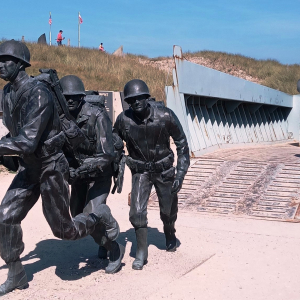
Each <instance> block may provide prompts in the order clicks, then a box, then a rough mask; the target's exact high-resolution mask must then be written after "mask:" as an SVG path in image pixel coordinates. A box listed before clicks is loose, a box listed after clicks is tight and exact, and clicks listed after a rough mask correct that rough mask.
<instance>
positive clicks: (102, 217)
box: [92, 204, 120, 241]
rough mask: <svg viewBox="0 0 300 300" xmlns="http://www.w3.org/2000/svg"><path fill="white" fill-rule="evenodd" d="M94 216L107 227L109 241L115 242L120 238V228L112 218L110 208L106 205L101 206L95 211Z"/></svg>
mask: <svg viewBox="0 0 300 300" xmlns="http://www.w3.org/2000/svg"><path fill="white" fill-rule="evenodd" d="M92 215H93V216H94V217H95V218H96V219H97V221H98V222H99V223H102V224H103V225H104V226H105V230H106V235H107V237H108V239H109V240H111V241H115V240H116V239H117V238H118V236H119V233H120V227H119V224H118V222H117V221H116V219H115V218H114V217H113V216H112V214H111V211H110V208H109V207H108V206H107V205H106V204H100V205H98V206H97V207H96V208H95V209H94V210H93V212H92Z"/></svg>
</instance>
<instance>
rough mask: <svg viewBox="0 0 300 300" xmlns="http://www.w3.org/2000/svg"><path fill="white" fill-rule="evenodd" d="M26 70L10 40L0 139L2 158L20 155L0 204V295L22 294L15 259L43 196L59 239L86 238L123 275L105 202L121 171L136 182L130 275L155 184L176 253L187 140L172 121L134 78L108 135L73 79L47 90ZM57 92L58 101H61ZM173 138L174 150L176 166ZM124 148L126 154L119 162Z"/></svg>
mask: <svg viewBox="0 0 300 300" xmlns="http://www.w3.org/2000/svg"><path fill="white" fill-rule="evenodd" d="M27 67H30V53H29V50H28V48H27V47H26V45H25V44H23V43H21V42H18V41H14V40H9V41H5V42H3V43H1V44H0V78H1V79H3V80H5V81H7V82H8V83H7V84H6V85H5V87H4V93H3V101H2V110H3V124H4V125H5V126H6V127H7V129H8V130H9V134H8V135H7V136H6V137H3V138H2V139H1V140H0V155H17V156H18V161H19V168H18V171H17V174H16V176H15V177H14V179H13V181H12V183H11V185H10V187H9V188H8V190H7V192H6V194H5V196H4V198H3V200H2V202H1V205H0V255H1V258H2V259H3V260H4V261H5V263H6V264H7V266H8V276H7V280H6V281H5V282H4V283H3V284H2V285H1V286H0V296H2V295H5V294H7V293H9V292H11V291H13V290H14V289H24V288H27V287H28V281H27V276H26V272H25V269H24V267H23V265H22V263H21V260H20V255H21V253H22V252H23V250H24V243H23V240H22V229H21V225H20V224H21V222H22V220H23V219H24V218H25V217H26V215H27V213H28V212H29V210H30V209H31V208H32V207H33V205H34V204H35V203H36V202H37V200H38V198H39V197H40V196H41V199H42V207H43V213H44V216H45V218H46V220H47V222H48V224H49V225H50V227H51V230H52V232H53V234H54V235H55V236H56V237H58V238H60V239H66V240H76V239H80V238H83V237H85V236H87V235H91V236H92V237H93V238H94V240H95V242H96V243H97V244H98V245H99V250H98V256H99V258H101V259H106V258H108V260H109V263H108V266H107V267H106V269H105V272H106V273H108V274H113V273H115V272H117V271H118V270H119V269H120V267H121V261H122V258H123V256H124V253H125V248H124V246H123V245H121V244H119V243H118V242H117V241H116V240H117V237H118V235H119V232H120V228H119V225H118V223H117V221H116V220H115V219H114V217H113V216H112V214H111V211H110V208H109V207H108V206H107V205H106V199H107V197H108V195H109V192H110V189H111V185H112V178H113V175H114V173H115V172H116V170H117V171H118V166H119V164H120V165H121V163H122V162H126V164H127V166H128V167H129V169H130V170H131V173H132V191H131V203H130V211H129V219H130V222H131V224H132V226H133V227H134V229H135V233H136V240H137V250H136V257H135V260H134V261H133V264H132V268H133V269H134V270H142V269H143V266H144V265H145V264H146V263H147V257H148V244H147V203H148V198H149V195H150V192H151V189H152V186H153V185H154V187H155V189H156V193H157V196H158V199H159V208H160V218H161V220H162V222H163V228H164V233H165V237H166V250H167V251H170V252H172V251H175V250H176V247H177V240H176V235H175V231H176V230H175V221H176V219H177V212H178V198H177V193H178V192H179V190H180V189H181V186H182V183H183V179H184V176H185V174H186V172H187V169H188V167H189V164H190V161H189V149H188V144H187V140H186V137H185V134H184V132H183V129H182V127H181V125H180V122H179V121H178V119H177V117H176V115H175V114H174V112H173V111H172V110H170V109H169V108H167V107H165V106H164V105H161V104H159V103H158V102H156V101H155V100H154V99H152V98H151V95H150V92H149V89H148V86H147V85H146V83H145V82H144V81H142V80H140V79H133V80H130V81H129V82H127V83H126V85H125V87H124V100H125V101H126V102H127V103H128V104H129V107H130V108H129V109H128V110H126V111H124V112H122V113H121V114H120V115H119V116H118V117H117V120H116V122H115V124H114V126H112V123H111V120H110V118H109V116H108V114H107V112H106V109H105V106H104V105H94V104H91V103H90V102H88V101H86V99H87V97H88V96H87V95H86V91H85V88H84V84H83V82H82V81H81V79H80V78H79V77H77V76H74V75H68V76H65V77H63V78H61V79H60V80H59V82H57V83H56V84H54V85H53V84H52V85H51V84H47V80H46V79H45V78H48V77H49V76H48V77H47V76H45V74H42V76H41V75H39V76H36V77H30V76H29V75H28V74H27V73H26V70H25V69H26V68H27ZM46 73H47V72H46ZM53 86H55V88H56V90H55V88H53ZM58 88H59V89H60V91H61V93H62V94H63V95H64V97H57V94H56V93H55V91H57V89H58ZM53 90H54V92H53ZM58 94H59V93H58ZM170 137H172V139H173V140H174V143H175V145H176V151H177V162H176V167H174V166H173V164H174V154H173V152H172V150H171V148H170ZM123 141H125V142H126V147H127V150H128V155H127V156H123V157H122V156H120V155H119V154H120V152H122V150H123ZM120 157H122V159H121V162H120ZM119 175H120V174H119ZM120 181H122V180H121V179H120ZM69 185H70V186H71V193H70V189H69Z"/></svg>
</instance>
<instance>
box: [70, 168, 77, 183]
mask: <svg viewBox="0 0 300 300" xmlns="http://www.w3.org/2000/svg"><path fill="white" fill-rule="evenodd" d="M78 177H79V174H78V172H77V169H74V168H70V170H69V184H72V183H73V182H74V181H75V180H76V179H77V178H78Z"/></svg>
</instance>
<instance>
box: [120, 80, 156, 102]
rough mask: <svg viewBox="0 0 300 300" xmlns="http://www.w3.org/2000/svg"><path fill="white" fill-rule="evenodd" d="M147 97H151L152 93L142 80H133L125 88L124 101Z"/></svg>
mask: <svg viewBox="0 0 300 300" xmlns="http://www.w3.org/2000/svg"><path fill="white" fill-rule="evenodd" d="M140 95H146V96H148V97H150V92H149V88H148V86H147V84H146V83H145V82H144V81H143V80H140V79H133V80H130V81H128V82H127V83H126V84H125V86H124V100H125V101H127V100H128V99H130V98H134V97H136V96H140Z"/></svg>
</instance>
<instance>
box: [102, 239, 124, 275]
mask: <svg viewBox="0 0 300 300" xmlns="http://www.w3.org/2000/svg"><path fill="white" fill-rule="evenodd" d="M106 247H107V249H108V250H109V263H108V266H107V267H106V268H105V273H107V274H113V273H116V272H117V271H118V270H119V269H120V267H121V263H122V259H123V257H124V253H125V247H124V246H123V245H121V244H119V243H117V242H116V241H113V242H111V243H110V244H109V245H106Z"/></svg>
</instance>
